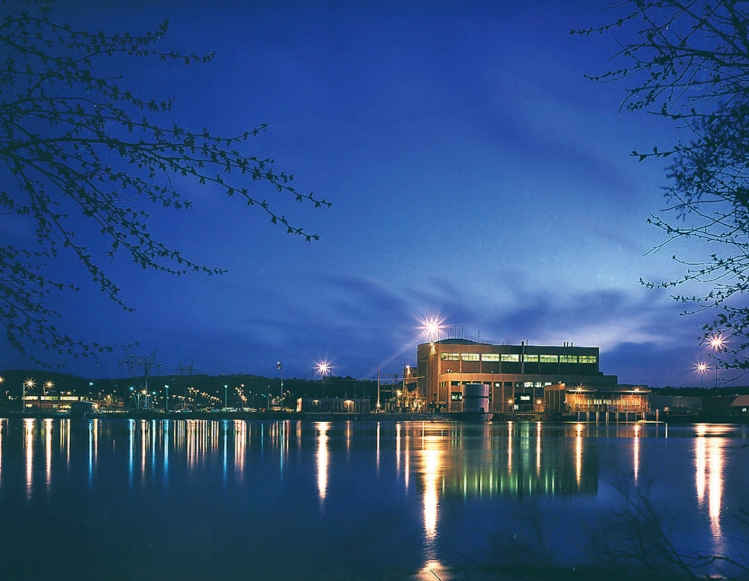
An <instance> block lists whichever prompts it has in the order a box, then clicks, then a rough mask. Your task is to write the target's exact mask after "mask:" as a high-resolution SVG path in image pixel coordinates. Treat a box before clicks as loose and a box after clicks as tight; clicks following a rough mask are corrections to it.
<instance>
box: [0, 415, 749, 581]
mask: <svg viewBox="0 0 749 581" xmlns="http://www.w3.org/2000/svg"><path fill="white" fill-rule="evenodd" d="M746 431H747V430H746V426H725V425H694V426H679V427H675V426H670V427H669V426H665V425H663V424H660V425H655V424H631V423H630V424H624V423H621V424H614V423H611V424H574V423H571V424H541V423H518V422H514V423H492V424H486V425H470V424H461V423H452V422H390V421H380V422H377V421H371V422H309V421H305V422H300V421H244V420H218V421H207V420H154V421H145V420H122V419H97V420H69V419H21V418H18V419H2V420H0V568H1V570H2V571H4V573H3V574H2V578H8V579H16V578H17V579H39V580H47V579H49V580H53V579H54V580H67V579H86V580H88V579H92V580H93V579H97V580H102V579H106V580H115V581H117V580H141V579H179V580H182V581H193V580H198V579H200V580H206V579H222V578H224V579H279V580H284V579H333V580H336V579H357V580H361V579H432V580H434V579H435V578H440V579H442V580H443V581H445V580H447V579H450V578H451V577H452V578H457V577H456V573H455V571H456V570H458V571H459V570H463V571H466V570H472V569H474V570H475V569H476V568H477V567H502V566H505V565H508V564H511V563H516V564H517V563H522V562H527V563H530V562H538V563H546V564H552V565H555V566H573V565H575V564H580V563H583V562H585V560H586V559H588V558H590V555H591V549H593V550H595V549H598V550H599V552H600V550H601V548H602V547H606V546H607V545H606V543H605V542H604V538H606V534H610V533H611V532H612V529H616V530H617V531H618V533H617V534H619V535H620V536H619V537H617V538H618V539H619V541H618V542H622V543H623V542H624V541H623V540H622V539H624V538H625V537H622V536H621V535H622V534H624V535H626V534H627V531H626V530H625V528H626V527H619V525H618V524H617V523H620V522H624V521H621V518H622V515H626V514H628V510H629V514H630V516H631V513H632V512H634V513H635V514H636V515H638V518H641V520H642V521H643V522H642V523H641V524H642V525H643V526H644V528H645V529H646V530H647V532H648V533H652V532H653V522H651V521H648V520H647V519H648V518H650V517H657V526H659V527H662V530H663V531H664V533H665V534H666V535H667V537H668V539H670V541H671V542H672V543H673V546H674V547H675V549H676V550H678V551H680V552H685V553H690V554H695V553H703V554H728V555H730V556H732V557H735V558H741V553H740V551H741V549H742V548H743V547H742V539H743V538H746V537H747V536H748V535H747V532H748V529H747V528H746V527H744V526H743V524H742V523H741V522H740V519H739V518H737V517H740V516H741V514H742V513H741V511H742V510H748V509H749V498H748V497H747V494H746V490H747V483H749V461H748V460H749V440H748V439H747V434H746ZM643 507H644V508H643ZM638 511H639V512H638ZM617 519H619V520H617ZM629 520H630V521H631V520H632V519H629ZM628 522H629V521H628ZM617 527H619V528H617ZM605 529H608V532H604V530H605ZM8 572H10V573H12V575H11V576H9V577H6V576H5V575H6V574H7V573H8ZM460 578H463V577H460Z"/></svg>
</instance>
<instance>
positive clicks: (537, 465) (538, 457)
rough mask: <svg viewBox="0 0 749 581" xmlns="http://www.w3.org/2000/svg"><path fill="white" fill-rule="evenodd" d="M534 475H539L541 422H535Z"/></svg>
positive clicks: (538, 476)
mask: <svg viewBox="0 0 749 581" xmlns="http://www.w3.org/2000/svg"><path fill="white" fill-rule="evenodd" d="M536 477H537V478H540V477H541V422H538V423H537V424H536Z"/></svg>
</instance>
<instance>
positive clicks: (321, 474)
mask: <svg viewBox="0 0 749 581" xmlns="http://www.w3.org/2000/svg"><path fill="white" fill-rule="evenodd" d="M329 427H330V424H329V423H328V422H318V424H317V432H318V436H317V490H318V493H319V495H320V508H323V507H324V506H325V495H326V494H327V493H328V428H329Z"/></svg>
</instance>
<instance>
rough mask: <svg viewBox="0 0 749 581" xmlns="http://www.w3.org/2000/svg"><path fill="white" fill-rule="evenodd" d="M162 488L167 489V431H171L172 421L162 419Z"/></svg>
mask: <svg viewBox="0 0 749 581" xmlns="http://www.w3.org/2000/svg"><path fill="white" fill-rule="evenodd" d="M163 425H164V438H163V446H164V488H166V489H169V432H170V431H171V427H172V421H171V420H164V422H163Z"/></svg>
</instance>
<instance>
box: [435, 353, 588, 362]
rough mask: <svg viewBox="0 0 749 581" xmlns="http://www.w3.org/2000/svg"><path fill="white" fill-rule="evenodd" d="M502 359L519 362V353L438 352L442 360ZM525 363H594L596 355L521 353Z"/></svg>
mask: <svg viewBox="0 0 749 581" xmlns="http://www.w3.org/2000/svg"><path fill="white" fill-rule="evenodd" d="M479 355H480V357H481V359H480V360H481V361H504V362H507V363H519V362H520V354H519V353H481V354H479V353H440V359H442V360H443V361H460V360H461V359H462V360H463V361H479ZM523 361H525V362H526V363H596V362H597V361H598V357H597V356H596V355H531V354H528V353H526V354H525V355H523Z"/></svg>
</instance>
